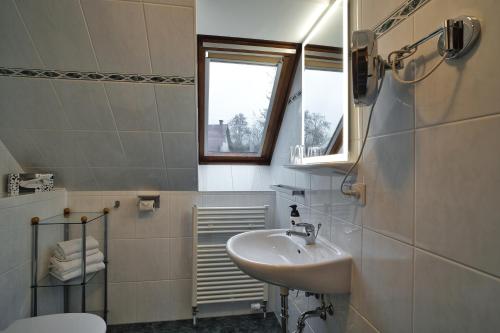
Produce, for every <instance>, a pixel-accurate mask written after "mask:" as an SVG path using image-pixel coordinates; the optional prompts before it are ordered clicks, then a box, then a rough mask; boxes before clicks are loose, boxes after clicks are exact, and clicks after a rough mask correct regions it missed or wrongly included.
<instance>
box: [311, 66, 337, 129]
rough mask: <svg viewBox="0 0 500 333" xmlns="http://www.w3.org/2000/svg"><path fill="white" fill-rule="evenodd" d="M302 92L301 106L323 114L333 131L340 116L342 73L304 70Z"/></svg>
mask: <svg viewBox="0 0 500 333" xmlns="http://www.w3.org/2000/svg"><path fill="white" fill-rule="evenodd" d="M303 90H304V91H303V92H302V96H303V99H302V103H303V104H302V107H303V109H304V111H305V110H309V111H310V112H315V113H321V114H323V115H325V118H326V120H327V121H329V122H330V123H331V126H332V128H331V132H332V134H333V131H335V128H336V127H337V124H338V122H339V120H340V118H341V117H342V114H343V110H342V99H343V98H342V93H343V73H342V72H334V71H320V70H309V69H308V70H306V71H305V74H304V88H303Z"/></svg>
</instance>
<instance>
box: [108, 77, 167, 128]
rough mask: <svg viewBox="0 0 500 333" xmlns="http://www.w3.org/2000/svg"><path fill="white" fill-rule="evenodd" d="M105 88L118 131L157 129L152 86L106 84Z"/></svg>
mask: <svg viewBox="0 0 500 333" xmlns="http://www.w3.org/2000/svg"><path fill="white" fill-rule="evenodd" d="M105 87H106V91H107V94H108V97H109V102H110V105H111V109H112V110H113V114H114V116H115V120H116V126H117V127H118V130H132V131H157V130H158V129H159V125H158V115H157V111H156V99H155V91H154V87H153V86H152V85H149V84H140V83H137V84H135V83H125V82H106V83H105Z"/></svg>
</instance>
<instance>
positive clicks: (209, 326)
mask: <svg viewBox="0 0 500 333" xmlns="http://www.w3.org/2000/svg"><path fill="white" fill-rule="evenodd" d="M107 333H280V326H279V324H278V321H277V320H276V317H275V316H274V314H273V313H268V315H267V318H266V319H264V318H263V317H262V314H255V315H246V316H229V317H217V318H202V319H199V320H198V325H197V327H193V323H192V321H191V320H178V321H164V322H156V323H138V324H126V325H110V326H108V330H107Z"/></svg>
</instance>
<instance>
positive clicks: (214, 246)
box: [192, 206, 269, 325]
mask: <svg viewBox="0 0 500 333" xmlns="http://www.w3.org/2000/svg"><path fill="white" fill-rule="evenodd" d="M268 209H269V206H258V207H198V206H194V207H193V230H194V235H193V297H192V306H193V324H194V325H196V316H197V313H198V306H199V305H203V304H214V303H226V302H236V301H238V302H239V301H262V302H263V303H264V305H265V304H266V303H267V300H268V286H267V284H265V283H263V282H261V281H258V280H255V279H254V278H251V277H250V276H248V275H246V274H245V273H243V272H242V271H241V270H240V269H239V268H238V267H236V265H234V263H233V262H232V261H231V259H230V258H229V256H228V255H227V252H226V241H227V240H228V239H229V238H230V237H231V236H234V235H236V234H239V233H242V232H246V231H251V230H259V229H265V227H266V222H267V219H268Z"/></svg>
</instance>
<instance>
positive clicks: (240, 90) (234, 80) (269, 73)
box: [208, 61, 277, 126]
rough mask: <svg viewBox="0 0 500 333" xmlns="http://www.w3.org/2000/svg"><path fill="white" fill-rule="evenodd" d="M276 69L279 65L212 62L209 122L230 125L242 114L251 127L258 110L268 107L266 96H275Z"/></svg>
mask: <svg viewBox="0 0 500 333" xmlns="http://www.w3.org/2000/svg"><path fill="white" fill-rule="evenodd" d="M276 70H277V67H276V66H262V65H253V64H252V65H250V64H234V63H225V62H215V61H212V62H210V74H209V75H210V77H209V80H210V82H209V87H210V89H209V97H208V98H209V100H208V110H209V113H208V123H209V124H218V123H219V120H224V123H228V122H229V121H230V120H231V118H232V117H233V116H234V115H235V114H237V113H243V114H244V115H245V116H246V118H247V121H248V123H249V125H250V126H251V124H252V123H253V122H255V120H256V116H258V115H259V111H260V110H261V109H265V108H267V107H268V106H269V100H268V99H267V97H266V96H268V95H271V93H272V90H273V85H274V78H275V76H276ZM228 96H230V97H228Z"/></svg>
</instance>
